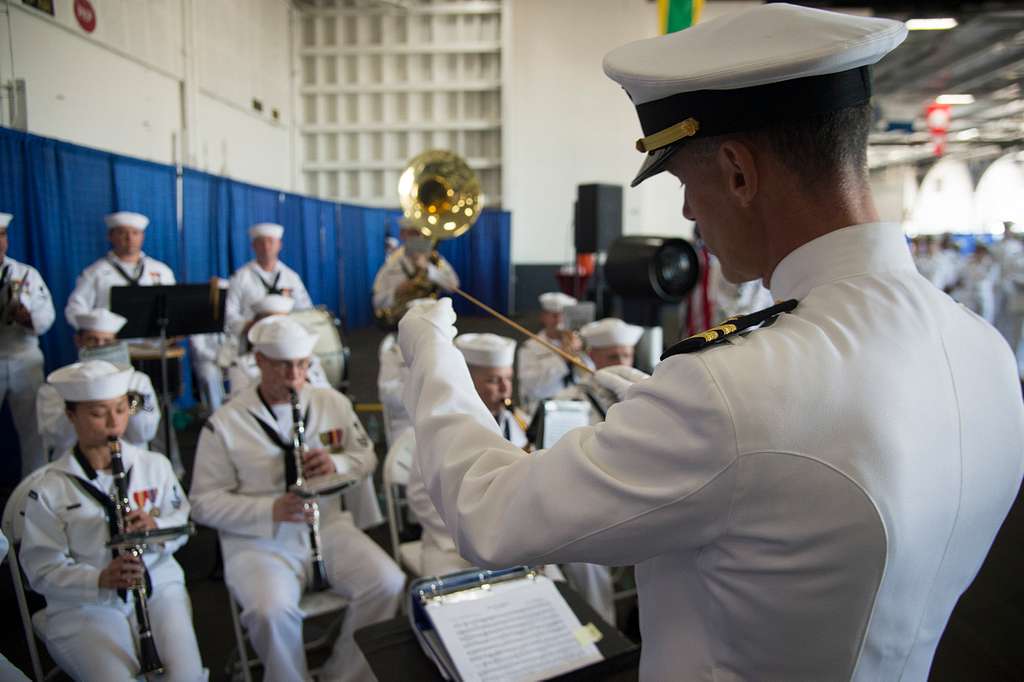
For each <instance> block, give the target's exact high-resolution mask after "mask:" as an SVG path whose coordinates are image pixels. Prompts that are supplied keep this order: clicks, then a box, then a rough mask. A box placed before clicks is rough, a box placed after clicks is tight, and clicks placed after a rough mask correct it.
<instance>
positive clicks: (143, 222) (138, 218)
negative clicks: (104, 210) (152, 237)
mask: <svg viewBox="0 0 1024 682" xmlns="http://www.w3.org/2000/svg"><path fill="white" fill-rule="evenodd" d="M103 222H105V223H106V224H107V229H108V230H109V229H110V228H113V227H133V228H135V229H136V230H145V229H146V227H147V226H148V225H149V218H147V217H146V216H144V215H142V214H141V213H133V212H132V211H118V212H117V213H110V214H108V215H107V216H106V217H105V218H104V219H103Z"/></svg>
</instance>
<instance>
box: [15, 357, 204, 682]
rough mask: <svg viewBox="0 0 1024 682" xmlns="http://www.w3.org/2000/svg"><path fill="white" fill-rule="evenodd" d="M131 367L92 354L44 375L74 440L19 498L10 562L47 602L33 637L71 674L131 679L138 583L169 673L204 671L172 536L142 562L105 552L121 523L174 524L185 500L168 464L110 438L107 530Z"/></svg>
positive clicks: (135, 667) (139, 526)
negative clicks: (119, 481)
mask: <svg viewBox="0 0 1024 682" xmlns="http://www.w3.org/2000/svg"><path fill="white" fill-rule="evenodd" d="M131 376H132V371H131V370H128V369H118V368H117V367H115V366H114V365H112V364H110V363H108V362H103V361H99V360H92V361H88V362H84V363H76V364H73V365H68V366H67V367H62V368H60V369H58V370H57V371H55V372H53V373H52V374H50V376H49V377H48V378H47V381H48V382H49V383H50V385H51V386H53V387H54V388H55V389H56V391H57V393H58V394H59V395H60V396H61V398H63V400H64V403H65V406H66V408H67V417H68V421H70V422H71V425H72V427H73V428H74V431H75V437H76V439H77V442H76V443H75V444H74V446H73V447H72V448H68V449H67V450H65V451H64V452H62V453H60V458H59V459H58V460H57V461H55V462H54V463H53V464H52V465H51V466H50V468H49V469H48V470H47V471H46V472H45V473H44V474H43V476H42V478H41V479H40V480H39V483H38V484H37V485H36V486H35V487H34V488H33V490H32V491H31V492H30V493H29V494H28V497H27V498H26V504H25V529H24V533H23V535H22V543H21V550H20V557H21V562H22V564H23V566H24V569H25V576H26V577H27V578H28V581H29V583H30V584H31V586H32V589H33V590H35V591H36V592H39V593H40V594H42V595H43V596H44V597H45V598H46V613H45V615H46V618H45V620H43V621H42V628H41V630H42V638H43V640H44V642H45V643H46V647H47V650H48V651H49V652H50V655H51V656H52V657H53V659H54V660H55V661H56V662H57V664H58V665H59V666H60V667H61V669H62V670H64V671H65V672H66V673H67V674H68V675H70V676H71V677H72V678H73V679H75V680H96V681H97V682H108V681H110V680H130V679H135V678H136V677H137V676H138V675H139V671H140V665H141V663H140V660H139V656H138V654H137V650H136V644H135V641H136V638H137V635H138V633H137V632H136V628H137V627H138V623H137V619H136V617H135V616H134V609H135V605H134V603H133V597H134V595H133V594H131V593H129V592H127V591H125V590H126V589H130V588H133V587H135V586H136V585H139V584H146V585H147V587H148V589H147V592H148V599H147V603H148V610H149V616H150V623H151V627H152V633H153V641H154V643H155V645H156V649H157V652H158V654H159V657H160V660H161V661H162V662H163V664H164V667H165V669H166V677H165V678H163V679H168V680H183V681H184V680H187V681H189V682H193V681H195V680H204V679H206V671H205V670H204V669H203V666H202V662H201V660H200V657H199V646H198V644H197V643H196V636H195V631H194V630H193V628H192V606H191V603H190V601H189V596H188V591H187V590H186V588H185V576H184V574H183V573H182V570H181V566H179V565H178V562H177V561H175V560H174V557H173V554H174V552H175V551H176V550H177V549H178V548H179V547H181V546H182V545H183V544H184V543H185V540H186V538H187V536H185V535H181V536H179V537H176V538H174V539H169V540H167V541H165V542H163V543H162V544H150V545H148V546H147V547H148V550H147V551H146V552H145V554H143V556H142V559H141V560H140V559H138V558H133V557H132V556H130V555H128V554H123V553H122V554H120V555H117V556H113V558H112V553H113V551H114V550H111V549H108V548H107V547H106V543H107V542H108V541H109V540H110V538H111V537H112V536H113V535H116V534H118V533H119V532H120V531H122V530H123V531H125V532H136V531H143V530H153V529H158V528H167V527H173V526H180V525H182V524H185V523H186V522H187V520H188V514H189V503H188V500H187V499H186V497H185V494H184V492H183V491H182V489H181V486H180V485H179V483H178V480H177V479H176V478H175V477H174V472H173V471H172V470H171V465H170V462H168V460H167V458H166V457H164V456H163V455H160V454H157V453H155V452H148V451H146V450H144V449H142V448H139V447H136V446H135V445H133V444H131V443H128V442H125V441H121V449H122V453H121V457H122V460H123V464H124V471H125V472H126V473H127V478H128V482H127V485H128V487H127V491H128V495H127V497H128V499H129V500H130V502H131V509H132V511H131V512H130V513H128V514H127V516H126V517H125V523H124V527H123V528H118V527H117V522H116V513H115V510H114V506H113V501H112V500H113V495H114V493H115V492H116V487H115V486H116V482H115V479H114V476H113V472H112V470H111V462H112V453H111V449H110V446H109V444H108V439H109V438H110V437H112V436H113V437H117V438H121V436H122V435H123V434H124V432H125V429H126V428H127V426H128V420H129V407H128V397H127V395H126V393H127V390H128V385H129V381H130V380H131Z"/></svg>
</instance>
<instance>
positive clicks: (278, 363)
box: [267, 358, 309, 373]
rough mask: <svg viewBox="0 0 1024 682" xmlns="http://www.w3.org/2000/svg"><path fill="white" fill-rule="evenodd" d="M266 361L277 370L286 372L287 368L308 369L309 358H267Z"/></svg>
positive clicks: (303, 370) (297, 370)
mask: <svg viewBox="0 0 1024 682" xmlns="http://www.w3.org/2000/svg"><path fill="white" fill-rule="evenodd" d="M267 362H268V363H270V366H271V367H273V368H274V370H275V371H277V372H281V373H284V372H287V371H288V369H289V368H291V369H294V370H295V371H296V372H299V371H302V372H305V371H306V370H308V369H309V358H301V359H299V360H272V359H270V358H267Z"/></svg>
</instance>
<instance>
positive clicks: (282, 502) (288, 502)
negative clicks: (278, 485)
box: [273, 493, 306, 523]
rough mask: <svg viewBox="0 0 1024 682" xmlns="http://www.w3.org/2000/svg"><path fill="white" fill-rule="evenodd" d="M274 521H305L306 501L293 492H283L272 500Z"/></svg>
mask: <svg viewBox="0 0 1024 682" xmlns="http://www.w3.org/2000/svg"><path fill="white" fill-rule="evenodd" d="M273 516H274V523H305V521H306V502H305V500H303V499H302V498H301V497H299V496H298V495H296V494H295V493H285V494H284V495H281V496H280V497H278V498H277V499H275V500H274V508H273Z"/></svg>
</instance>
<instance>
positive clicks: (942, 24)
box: [907, 17, 957, 31]
mask: <svg viewBox="0 0 1024 682" xmlns="http://www.w3.org/2000/svg"><path fill="white" fill-rule="evenodd" d="M956 25H957V22H956V19H954V18H953V17H944V18H941V19H908V20H907V30H908V31H948V30H949V29H951V28H956Z"/></svg>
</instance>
